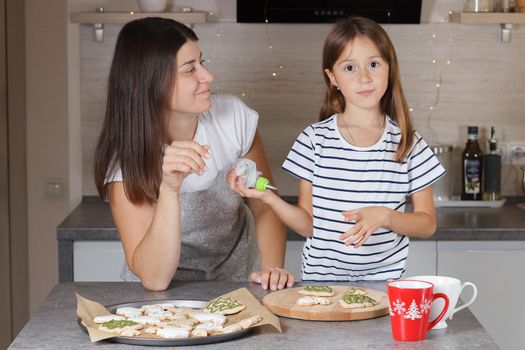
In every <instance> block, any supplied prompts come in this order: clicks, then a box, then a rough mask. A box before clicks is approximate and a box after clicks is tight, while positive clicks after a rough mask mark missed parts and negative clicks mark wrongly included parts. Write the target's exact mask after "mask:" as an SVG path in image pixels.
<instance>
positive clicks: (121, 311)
mask: <svg viewBox="0 0 525 350" xmlns="http://www.w3.org/2000/svg"><path fill="white" fill-rule="evenodd" d="M116 314H117V315H121V316H124V317H136V316H141V315H142V310H141V309H137V308H136V307H119V308H118V309H117V312H116Z"/></svg>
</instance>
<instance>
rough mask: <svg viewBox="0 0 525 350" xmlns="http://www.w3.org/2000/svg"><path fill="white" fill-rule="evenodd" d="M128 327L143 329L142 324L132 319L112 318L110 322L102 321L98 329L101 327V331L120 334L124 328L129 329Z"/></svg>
mask: <svg viewBox="0 0 525 350" xmlns="http://www.w3.org/2000/svg"><path fill="white" fill-rule="evenodd" d="M127 328H130V329H141V328H142V325H140V324H139V323H137V322H134V321H130V320H112V321H109V322H104V323H101V324H100V325H99V326H98V329H100V330H101V331H105V332H110V333H117V334H120V332H122V330H124V329H127Z"/></svg>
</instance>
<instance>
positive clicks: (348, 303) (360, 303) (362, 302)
mask: <svg viewBox="0 0 525 350" xmlns="http://www.w3.org/2000/svg"><path fill="white" fill-rule="evenodd" d="M339 303H340V304H341V306H342V307H344V308H346V309H359V308H363V307H371V306H374V305H376V304H377V302H376V301H375V300H374V299H372V298H370V297H369V296H367V295H361V294H346V295H343V297H342V298H341V300H339Z"/></svg>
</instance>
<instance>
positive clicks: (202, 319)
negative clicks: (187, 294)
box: [190, 312, 226, 326]
mask: <svg viewBox="0 0 525 350" xmlns="http://www.w3.org/2000/svg"><path fill="white" fill-rule="evenodd" d="M190 316H191V317H192V318H194V319H196V320H197V321H199V323H213V324H214V325H218V326H222V325H223V324H225V323H226V316H224V315H222V314H219V313H213V312H197V313H194V314H190Z"/></svg>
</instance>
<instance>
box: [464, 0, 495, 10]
mask: <svg viewBox="0 0 525 350" xmlns="http://www.w3.org/2000/svg"><path fill="white" fill-rule="evenodd" d="M463 11H465V12H492V11H494V0H466V1H465V6H464V8H463Z"/></svg>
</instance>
